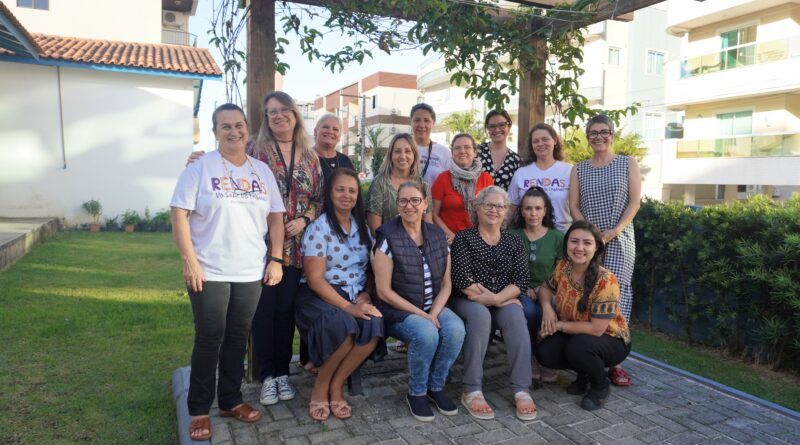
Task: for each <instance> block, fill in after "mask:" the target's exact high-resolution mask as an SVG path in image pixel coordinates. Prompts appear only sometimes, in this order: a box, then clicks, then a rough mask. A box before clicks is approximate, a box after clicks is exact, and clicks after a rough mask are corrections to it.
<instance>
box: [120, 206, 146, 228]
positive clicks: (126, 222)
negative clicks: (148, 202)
mask: <svg viewBox="0 0 800 445" xmlns="http://www.w3.org/2000/svg"><path fill="white" fill-rule="evenodd" d="M141 221H142V217H141V216H139V213H138V212H136V210H126V211H125V212H124V213H123V214H122V225H123V226H124V227H125V231H126V232H128V233H131V232H133V231H134V230H136V225H137V224H139V223H140V222H141Z"/></svg>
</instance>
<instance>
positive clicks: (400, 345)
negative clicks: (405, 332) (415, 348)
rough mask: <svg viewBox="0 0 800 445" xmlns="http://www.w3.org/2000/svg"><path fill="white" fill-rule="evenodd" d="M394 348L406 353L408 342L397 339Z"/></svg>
mask: <svg viewBox="0 0 800 445" xmlns="http://www.w3.org/2000/svg"><path fill="white" fill-rule="evenodd" d="M394 350H395V351H397V352H399V353H401V354H405V353H406V352H408V343H406V342H404V341H400V340H397V343H395V344H394Z"/></svg>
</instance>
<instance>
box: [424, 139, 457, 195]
mask: <svg viewBox="0 0 800 445" xmlns="http://www.w3.org/2000/svg"><path fill="white" fill-rule="evenodd" d="M417 149H418V150H419V174H420V175H422V179H423V180H424V181H425V182H427V183H428V185H429V186H431V187H433V182H434V181H436V178H438V177H439V173H441V172H443V171H445V170H448V169H450V162H451V161H452V160H453V154H452V153H450V149H448V148H447V147H445V146H444V145H442V144H437V143H436V142H434V143H433V149H432V150H431V151H432V152H433V155H431V157H430V158H431V162H430V165H428V170H427V171H426V172H425V173H424V174H423V172H424V171H425V163H426V162H428V146H427V145H417Z"/></svg>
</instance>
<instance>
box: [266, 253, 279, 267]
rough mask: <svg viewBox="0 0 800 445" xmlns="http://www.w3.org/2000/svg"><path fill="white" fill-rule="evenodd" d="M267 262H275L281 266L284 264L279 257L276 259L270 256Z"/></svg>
mask: <svg viewBox="0 0 800 445" xmlns="http://www.w3.org/2000/svg"><path fill="white" fill-rule="evenodd" d="M267 260H269V261H274V262H276V263H278V264H281V265H282V264H283V258H278V257H276V256H272V255H268V256H267ZM269 261H268V262H269Z"/></svg>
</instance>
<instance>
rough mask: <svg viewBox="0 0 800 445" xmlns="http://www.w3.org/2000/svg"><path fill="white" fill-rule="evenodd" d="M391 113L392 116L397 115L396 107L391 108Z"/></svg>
mask: <svg viewBox="0 0 800 445" xmlns="http://www.w3.org/2000/svg"><path fill="white" fill-rule="evenodd" d="M391 113H392V116H397V113H398V111H397V108H392V111H391Z"/></svg>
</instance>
